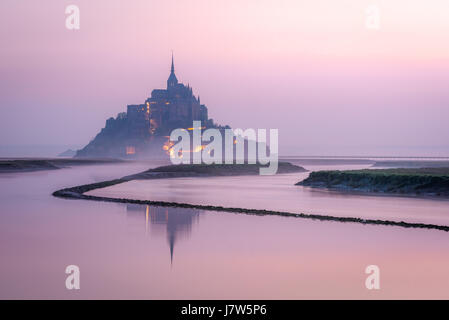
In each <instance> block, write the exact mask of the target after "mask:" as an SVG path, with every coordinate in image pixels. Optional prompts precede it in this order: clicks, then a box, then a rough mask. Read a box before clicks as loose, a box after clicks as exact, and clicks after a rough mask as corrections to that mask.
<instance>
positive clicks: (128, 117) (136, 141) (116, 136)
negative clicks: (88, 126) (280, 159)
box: [76, 55, 227, 158]
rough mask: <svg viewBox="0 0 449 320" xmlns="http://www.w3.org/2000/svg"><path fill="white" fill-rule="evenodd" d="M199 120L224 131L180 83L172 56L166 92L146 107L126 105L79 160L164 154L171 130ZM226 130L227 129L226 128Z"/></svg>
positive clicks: (154, 96)
mask: <svg viewBox="0 0 449 320" xmlns="http://www.w3.org/2000/svg"><path fill="white" fill-rule="evenodd" d="M196 120H199V121H201V122H202V125H203V126H204V127H205V128H225V127H221V126H218V125H216V124H214V123H213V121H212V119H209V117H208V112H207V107H206V106H205V105H204V104H201V102H200V98H199V96H198V97H196V96H195V95H194V94H193V90H192V88H191V87H190V86H185V85H184V84H182V83H180V82H178V79H177V77H176V75H175V65H174V61H173V55H172V60H171V70H170V75H169V77H168V79H167V88H166V89H155V90H153V91H152V92H151V97H149V98H147V99H146V100H145V103H143V104H133V105H128V106H127V112H126V113H125V112H122V113H119V114H118V115H117V117H116V118H109V119H108V120H107V121H106V126H105V127H104V128H103V129H102V130H101V131H100V133H98V134H97V135H96V137H95V138H94V139H93V140H92V141H90V142H89V144H88V145H86V146H85V147H84V148H83V149H81V150H78V151H77V153H76V157H114V158H130V157H131V158H141V157H153V156H160V155H161V154H165V153H166V152H165V151H164V144H165V143H166V142H167V136H169V135H170V133H171V131H173V130H174V129H178V128H190V127H191V126H192V123H193V121H196ZM226 127H227V126H226Z"/></svg>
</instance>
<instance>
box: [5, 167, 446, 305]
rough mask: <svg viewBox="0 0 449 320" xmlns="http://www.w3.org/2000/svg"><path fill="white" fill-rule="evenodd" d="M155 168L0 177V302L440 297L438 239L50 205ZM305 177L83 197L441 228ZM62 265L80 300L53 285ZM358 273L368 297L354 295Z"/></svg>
mask: <svg viewBox="0 0 449 320" xmlns="http://www.w3.org/2000/svg"><path fill="white" fill-rule="evenodd" d="M157 165H158V164H156V163H152V164H150V163H133V164H114V165H101V166H86V167H73V168H68V169H62V170H55V171H41V172H30V173H20V174H2V175H0V257H1V261H0V298H3V299H4V298H13V299H14V298H62V299H78V298H87V299H90V298H121V299H122V298H125V299H127V298H148V299H164V298H168V299H196V298H201V299H217V298H232V299H259V298H260V299H302V298H306V299H307V298H336V299H343V298H360V299H378V298H387V299H388V298H445V299H449V273H448V270H449V254H448V253H449V233H447V232H443V231H435V230H420V229H405V228H401V227H389V226H377V225H376V226H372V225H361V224H355V223H340V222H322V221H313V220H304V219H298V218H286V217H276V216H250V215H243V214H233V213H223V212H221V213H218V212H210V211H199V210H186V209H175V208H160V207H149V206H136V205H125V204H117V203H103V202H94V201H82V200H64V199H57V198H54V197H52V196H51V193H52V192H53V191H55V190H57V189H59V188H63V187H68V186H74V185H78V184H84V183H90V182H98V181H103V180H108V179H112V178H117V177H121V176H124V175H127V174H131V173H137V172H140V171H143V170H145V169H147V168H149V167H155V166H157ZM305 167H306V169H309V170H317V169H323V168H325V169H346V168H354V169H355V168H363V167H368V165H366V164H352V165H349V164H340V165H330V166H323V165H313V164H311V165H305ZM306 176H307V173H299V174H287V175H279V176H274V177H261V176H249V177H219V178H198V179H191V178H179V179H169V180H153V181H133V182H129V183H125V184H121V185H116V186H114V187H110V188H106V189H100V190H96V191H93V192H92V193H94V194H102V195H108V196H124V195H126V196H128V197H130V198H138V199H151V200H166V201H178V202H189V203H202V204H212V205H223V206H233V207H247V208H263V209H275V210H283V211H291V212H304V213H319V214H330V215H338V216H364V217H370V218H380V219H389V220H398V221H400V220H404V221H413V222H426V223H437V224H444V225H449V201H442V200H429V199H413V198H401V197H378V196H362V195H350V194H340V193H336V192H326V191H317V190H311V189H308V188H303V187H298V186H294V185H293V184H294V183H295V182H297V181H299V180H301V179H303V178H304V177H306ZM71 264H75V265H78V266H79V267H80V271H81V289H80V290H72V291H69V290H67V289H66V288H65V279H66V276H67V275H66V274H65V268H66V266H68V265H71ZM372 264H374V265H377V266H379V268H380V284H381V289H380V290H373V291H370V290H367V289H366V287H365V279H366V277H367V275H366V274H365V268H366V266H368V265H372Z"/></svg>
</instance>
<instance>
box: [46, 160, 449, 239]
mask: <svg viewBox="0 0 449 320" xmlns="http://www.w3.org/2000/svg"><path fill="white" fill-rule="evenodd" d="M192 176H211V175H205V174H198V172H188V171H182V172H174V171H172V172H164V171H160V169H159V168H157V169H151V170H148V171H145V172H143V173H141V174H137V175H131V176H127V177H124V178H121V179H115V180H109V181H103V182H98V183H92V184H86V185H81V186H76V187H71V188H65V189H61V190H58V191H55V192H54V193H53V196H55V197H59V198H66V199H82V200H94V201H106V202H116V203H117V202H118V203H129V204H140V205H152V206H160V207H177V208H186V209H199V210H208V211H218V212H233V213H239V214H250V215H258V216H264V215H276V216H284V217H295V218H303V219H312V220H319V221H335V222H352V223H360V224H370V225H384V226H397V227H403V228H420V229H434V230H441V231H449V226H443V225H435V224H424V223H409V222H404V221H389V220H375V219H361V218H356V217H334V216H327V215H318V214H305V213H291V212H283V211H273V210H263V209H245V208H232V207H222V206H211V205H200V204H189V203H180V202H166V201H153V200H133V199H126V198H109V197H97V196H91V195H86V194H85V193H86V192H89V191H92V190H95V189H99V188H105V187H109V186H113V185H116V184H120V183H124V182H128V181H131V180H135V179H164V178H175V177H192Z"/></svg>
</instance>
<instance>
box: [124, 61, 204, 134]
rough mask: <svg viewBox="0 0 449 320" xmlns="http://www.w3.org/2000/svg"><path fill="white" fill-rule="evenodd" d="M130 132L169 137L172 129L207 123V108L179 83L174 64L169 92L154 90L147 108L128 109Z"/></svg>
mask: <svg viewBox="0 0 449 320" xmlns="http://www.w3.org/2000/svg"><path fill="white" fill-rule="evenodd" d="M127 116H128V119H129V125H130V130H131V131H133V133H134V134H141V133H142V131H146V130H148V131H149V132H150V133H151V134H155V135H169V134H170V132H171V131H172V130H173V129H176V128H188V127H191V126H192V121H195V120H200V121H202V122H203V123H205V122H207V120H208V114H207V107H206V106H205V105H204V104H201V102H200V98H199V97H198V98H197V97H195V96H194V94H193V91H192V88H191V87H190V86H185V85H184V84H182V83H179V82H178V79H177V78H176V75H175V65H174V61H173V56H172V61H171V70H170V75H169V77H168V79H167V88H166V89H155V90H153V91H152V92H151V97H150V98H148V99H147V100H146V101H145V103H144V104H139V105H128V110H127Z"/></svg>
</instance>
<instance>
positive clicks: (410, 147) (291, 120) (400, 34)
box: [0, 0, 449, 156]
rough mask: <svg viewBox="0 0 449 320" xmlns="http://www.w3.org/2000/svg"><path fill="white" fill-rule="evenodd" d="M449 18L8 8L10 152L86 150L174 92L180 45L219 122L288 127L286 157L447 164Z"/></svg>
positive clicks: (325, 0)
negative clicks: (373, 25)
mask: <svg viewBox="0 0 449 320" xmlns="http://www.w3.org/2000/svg"><path fill="white" fill-rule="evenodd" d="M69 4H77V5H78V6H79V8H80V11H81V28H80V30H79V31H69V30H67V29H66V28H65V18H66V15H65V13H64V11H65V7H66V6H67V5H69ZM371 4H376V5H378V7H379V8H380V10H381V17H380V18H381V20H380V23H381V24H380V29H379V30H369V29H367V28H366V27H365V19H366V14H365V9H366V7H367V6H368V5H371ZM448 17H449V2H448V1H447V0H429V1H422V0H416V1H415V0H394V1H392V0H385V1H381V0H371V1H365V0H338V1H334V0H313V1H312V0H308V1H299V0H292V1H282V0H281V1H279V0H277V1H274V0H273V1H263V0H257V1H256V0H254V1H253V0H251V1H245V0H238V1H234V0H228V1H215V0H202V1H196V0H190V1H166V0H164V1H162V0H157V1H149V0H142V1H138V0H133V1H119V0H107V1H106V0H95V1H91V0H90V1H89V0H71V1H63V0H48V1H39V2H38V1H32V0H2V1H1V3H0V40H1V43H2V45H1V49H0V108H1V114H2V116H1V117H0V145H11V144H19V145H33V144H35V145H44V144H47V145H48V144H76V145H84V144H86V143H87V142H88V141H89V140H90V139H91V138H93V137H94V136H95V134H96V133H97V132H98V131H99V130H100V129H101V128H102V127H103V126H104V122H105V120H106V119H107V118H108V117H111V116H115V115H116V114H117V113H119V112H122V111H125V110H126V105H127V104H132V103H142V102H143V101H144V100H145V99H146V97H148V96H149V94H150V92H151V90H152V89H154V88H161V87H164V86H165V81H166V79H167V77H168V73H169V63H170V53H171V50H172V49H173V50H174V53H175V67H176V74H177V76H178V79H179V80H180V81H183V82H185V83H190V85H191V86H193V88H194V93H196V94H200V95H201V101H202V102H203V103H205V104H206V105H207V106H208V107H209V114H210V116H211V117H213V118H214V119H215V120H216V121H217V122H219V123H222V124H229V125H231V126H232V127H234V128H238V127H241V128H278V129H279V139H280V141H279V142H280V151H281V154H314V155H317V154H320V155H422V156H442V155H445V156H449V142H448V138H449V125H448V119H449V90H448V85H449V41H448V39H449V18H448ZM0 156H1V155H0Z"/></svg>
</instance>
